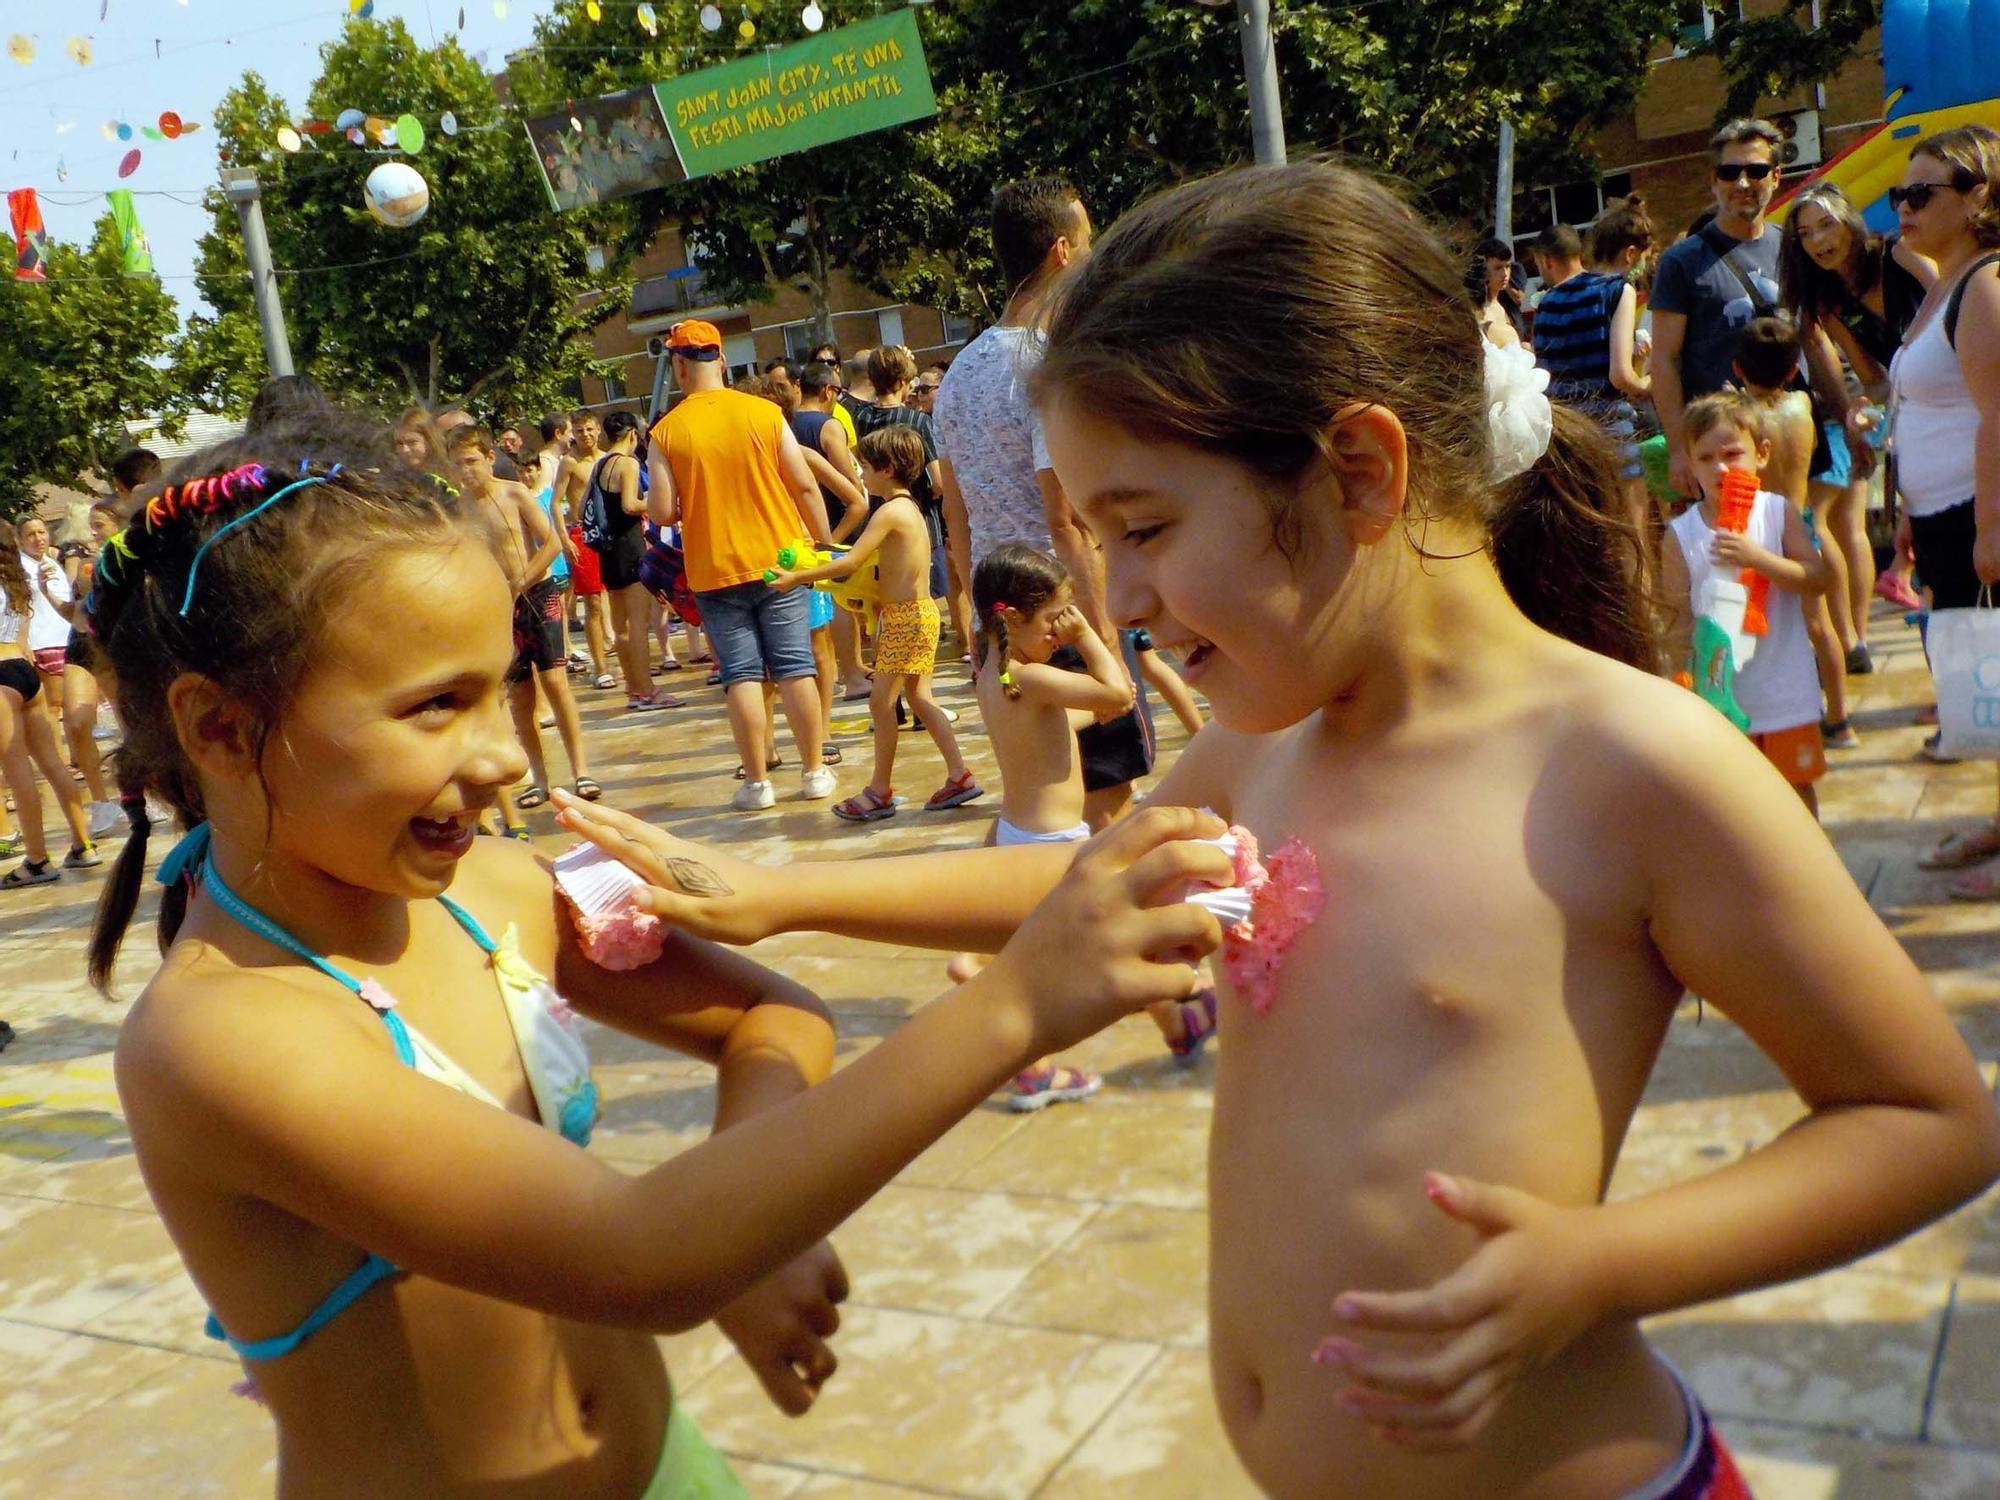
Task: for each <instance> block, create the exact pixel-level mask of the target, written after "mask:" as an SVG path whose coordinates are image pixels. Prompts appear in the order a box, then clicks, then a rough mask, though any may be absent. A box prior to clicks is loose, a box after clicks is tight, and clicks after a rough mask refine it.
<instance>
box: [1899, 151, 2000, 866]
mask: <svg viewBox="0 0 2000 1500" xmlns="http://www.w3.org/2000/svg"><path fill="white" fill-rule="evenodd" d="M1889 198H1890V201H1891V202H1892V203H1894V204H1895V206H1896V216H1897V221H1898V223H1900V225H1901V226H1902V231H1903V239H1904V241H1905V243H1907V244H1908V245H1909V247H1910V248H1911V249H1912V250H1914V251H1916V252H1917V253H1918V254H1920V255H1925V256H1928V257H1929V258H1930V259H1931V260H1932V261H1934V262H1936V264H1937V271H1938V274H1937V284H1936V285H1934V286H1933V287H1932V288H1931V289H1930V291H1929V293H1928V294H1927V295H1926V296H1925V297H1924V300H1923V305H1922V306H1920V307H1919V308H1918V309H1917V314H1916V317H1915V318H1914V319H1912V320H1911V323H1910V327H1909V331H1908V332H1907V333H1906V334H1905V335H1904V338H1903V347H1902V348H1901V349H1899V350H1898V351H1897V353H1896V358H1895V360H1894V362H1893V363H1892V364H1891V365H1890V367H1889V387H1890V411H1891V413H1892V416H1891V422H1890V441H1891V442H1892V443H1893V444H1894V445H1895V452H1896V484H1897V489H1898V491H1899V492H1900V493H1901V495H1902V498H1903V512H1902V518H1901V519H1900V520H1899V521H1898V523H1897V532H1898V535H1897V542H1898V544H1899V545H1900V544H1903V543H1905V542H1907V543H1908V544H1909V545H1910V546H1911V547H1912V548H1913V549H1914V551H1915V552H1916V557H1917V572H1918V573H1919V574H1920V575H1921V576H1922V578H1923V581H1924V584H1925V586H1926V587H1927V588H1929V589H1930V591H1931V608H1932V609H1968V608H1971V607H1972V606H1974V605H1976V604H1977V603H1978V602H1979V596H1980V592H1981V590H1982V588H1984V587H1985V586H1987V585H1990V584H1993V583H2000V134H1996V133H1995V132H1993V131H1991V130H1988V129H1986V128H1985V127H1984V126H1980V125H1962V126H1959V127H1958V128H1956V129H1953V130H1945V131H1940V132H1939V133H1938V134H1936V135H1934V136H1931V137H1930V138H1929V139H1927V140H1924V141H1922V142H1920V143H1919V144H1918V145H1917V147H1916V148H1915V149H1914V150H1913V151H1911V153H1910V165H1909V166H1908V168H1906V169H1905V171H1904V173H1903V181H1902V185H1901V186H1899V187H1893V188H1891V189H1889ZM1926 748H1927V749H1928V748H1930V747H1928V746H1927V747H1926ZM1995 854H2000V821H1996V822H1995V823H1994V824H1990V825H1988V826H1986V827H1982V828H1979V829H1976V830H1973V831H1971V832H1961V833H1954V834H1953V835H1951V836H1950V837H1949V838H1947V839H1945V840H1944V842H1943V843H1941V844H1939V845H1938V846H1937V847H1936V848H1935V849H1933V850H1932V851H1931V852H1930V853H1929V854H1927V855H1925V856H1924V858H1923V859H1922V860H1921V861H1920V863H1921V864H1922V865H1923V867H1924V868H1926V869H1932V870H1948V869H1957V868H1960V867H1962V866H1966V865H1974V864H1980V863H1982V862H1984V861H1986V860H1990V859H1991V858H1993V856H1994V855H1995ZM1951 894H1952V895H1953V896H1955V897H1957V898H1958V899H1960V900H1965V901H1983V900H1990V899H1992V898H1993V897H1995V896H2000V877H1996V875H1995V874H1994V873H1993V872H1992V871H1991V870H1973V871H1968V872H1967V873H1966V874H1965V875H1963V876H1961V877H1960V878H1959V879H1958V880H1957V881H1955V882H1953V884H1952V886H1951Z"/></svg>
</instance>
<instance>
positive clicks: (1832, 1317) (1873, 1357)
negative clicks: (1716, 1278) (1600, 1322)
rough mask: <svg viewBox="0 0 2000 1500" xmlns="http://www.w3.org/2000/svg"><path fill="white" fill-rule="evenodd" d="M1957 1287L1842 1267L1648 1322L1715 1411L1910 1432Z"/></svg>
mask: <svg viewBox="0 0 2000 1500" xmlns="http://www.w3.org/2000/svg"><path fill="white" fill-rule="evenodd" d="M1950 1293H1951V1283H1950V1282H1949V1281H1947V1280H1945V1279H1944V1278H1942V1277H1919V1276H1884V1275H1877V1274H1875V1273H1872V1272H1867V1271H1860V1270H1856V1269H1854V1268H1852V1267H1846V1268H1843V1269H1841V1270H1837V1271H1829V1272H1827V1273H1826V1274H1825V1275H1823V1276H1815V1277H1813V1278H1812V1279H1811V1280H1808V1281H1800V1282H1794V1283H1791V1284H1790V1285H1787V1286H1779V1287H1771V1288H1769V1289H1767V1290H1765V1291H1761V1292H1750V1293H1747V1294H1746V1295H1744V1296H1741V1297H1735V1298H1731V1299H1730V1300H1729V1301H1727V1302H1716V1303H1709V1304H1707V1305H1705V1306H1702V1307H1692V1308H1685V1309H1683V1310H1681V1311H1679V1312H1675V1313H1669V1314H1668V1315H1667V1316H1665V1317H1663V1318H1656V1319H1654V1320H1653V1321H1652V1322H1651V1323H1649V1324H1648V1325H1647V1330H1646V1331H1647V1335H1648V1336H1649V1337H1650V1338H1651V1339H1652V1341H1653V1343H1654V1344H1655V1345H1656V1346H1657V1347H1658V1349H1659V1350H1660V1352H1661V1353H1662V1354H1664V1355H1665V1356H1666V1357H1667V1358H1668V1359H1670V1360H1672V1361H1673V1362H1674V1363H1675V1364H1676V1365H1678V1366H1679V1367H1680V1368H1681V1370H1683V1371H1684V1372H1685V1373H1686V1374H1687V1376H1688V1378H1689V1379H1690V1380H1691V1381H1692V1382H1693V1383H1694V1385H1695V1388H1696V1389H1697V1390H1698V1391H1699V1392H1700V1393H1701V1397H1702V1400H1703V1401H1704V1402H1705V1403H1706V1404H1707V1405H1708V1407H1709V1409H1710V1410H1711V1411H1712V1412H1714V1413H1715V1414H1716V1415H1717V1416H1727V1417H1739V1418H1755V1419H1759V1420H1764V1421H1780V1422H1796V1423H1803V1424H1806V1425H1809V1426H1816V1427H1831V1428H1839V1429H1844V1430H1850V1431H1864V1432H1868V1433H1871V1434H1879V1435H1881V1436H1884V1437H1903V1438H1915V1437H1921V1436H1923V1415H1924V1389H1925V1384H1926V1382H1927V1380H1928V1378H1929V1375H1930V1369H1931V1363H1932V1361H1933V1359H1934V1358H1935V1356H1936V1352H1937V1348H1938V1340H1939V1336H1940V1333H1941V1330H1942V1327H1943V1321H1944V1311H1945V1303H1946V1301H1947V1299H1948V1298H1949V1296H1950Z"/></svg>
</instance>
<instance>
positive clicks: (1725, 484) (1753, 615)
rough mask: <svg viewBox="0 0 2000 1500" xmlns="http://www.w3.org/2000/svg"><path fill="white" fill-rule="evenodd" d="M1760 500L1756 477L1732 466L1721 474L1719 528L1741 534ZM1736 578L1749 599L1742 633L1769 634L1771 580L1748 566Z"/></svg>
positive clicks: (1718, 511)
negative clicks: (1747, 593)
mask: <svg viewBox="0 0 2000 1500" xmlns="http://www.w3.org/2000/svg"><path fill="white" fill-rule="evenodd" d="M1756 503H1757V476H1756V475H1755V474H1752V473H1750V472H1749V471H1747V470H1745V469H1731V470H1730V471H1729V472H1728V473H1726V474H1724V475H1723V476H1722V495H1721V498H1720V499H1719V500H1718V501H1717V502H1716V507H1715V508H1716V512H1717V514H1716V518H1715V524H1716V529H1717V530H1719V531H1733V532H1735V533H1737V534H1738V535H1739V536H1740V535H1742V534H1743V533H1744V532H1746V531H1748V530H1749V529H1750V512H1751V510H1752V508H1753V507H1754V506H1755V505H1756ZM1736 581H1737V582H1738V583H1740V584H1742V585H1743V587H1744V588H1745V589H1746V590H1747V591H1748V592H1749V595H1750V598H1749V601H1748V602H1747V603H1746V604H1745V605H1744V606H1743V633H1744V634H1745V635H1769V634H1770V633H1771V616H1770V609H1769V606H1770V603H1771V580H1770V579H1768V578H1766V577H1765V576H1764V575H1763V574H1762V573H1759V572H1758V571H1757V570H1756V569H1755V568H1745V569H1743V571H1742V572H1740V573H1738V574H1737V575H1736Z"/></svg>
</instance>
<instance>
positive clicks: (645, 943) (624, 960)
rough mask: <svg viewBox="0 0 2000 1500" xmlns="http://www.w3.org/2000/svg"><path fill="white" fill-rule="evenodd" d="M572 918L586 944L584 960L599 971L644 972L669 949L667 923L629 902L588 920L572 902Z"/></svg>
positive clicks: (583, 942)
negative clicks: (637, 970) (632, 970)
mask: <svg viewBox="0 0 2000 1500" xmlns="http://www.w3.org/2000/svg"><path fill="white" fill-rule="evenodd" d="M569 915H570V921H571V922H572V923H573V924H574V925H575V927H576V935H577V938H578V940H579V941H580V942H581V943H582V944H583V955H584V957H585V958H588V959H589V960H590V961H591V962H592V963H594V964H596V965H597V966H598V967H599V968H600V969H617V970H625V969H639V968H644V967H645V966H646V965H647V964H649V963H651V962H652V961H653V960H654V959H656V958H658V957H659V956H660V950H661V949H662V948H663V947H664V946H665V945H666V941H667V925H666V923H664V922H662V921H661V920H660V919H659V918H658V917H656V916H654V915H653V914H652V913H651V912H649V911H640V910H639V909H638V908H637V907H636V906H633V905H632V904H631V902H630V900H629V899H627V900H626V901H625V902H624V903H623V904H621V905H620V906H618V907H616V908H614V909H613V910H611V911H608V912H603V913H600V914H597V915H595V916H585V915H584V914H583V913H582V912H581V911H579V910H578V909H577V907H576V905H575V903H573V902H572V903H571V904H570V908H569Z"/></svg>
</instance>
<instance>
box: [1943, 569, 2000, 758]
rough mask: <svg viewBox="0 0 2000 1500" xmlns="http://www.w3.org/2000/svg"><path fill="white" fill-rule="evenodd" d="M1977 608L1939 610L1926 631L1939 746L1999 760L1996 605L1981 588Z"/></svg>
mask: <svg viewBox="0 0 2000 1500" xmlns="http://www.w3.org/2000/svg"><path fill="white" fill-rule="evenodd" d="M1979 603H1980V607H1979V608H1976V609H1941V610H1937V611H1935V612H1934V613H1933V614H1932V615H1931V623H1930V627H1929V629H1928V631H1927V632H1926V637H1925V638H1926V641H1927V643H1928V646H1929V649H1930V658H1931V675H1932V676H1934V677H1935V678H1936V679H1937V699H1938V730H1939V733H1940V734H1941V735H1942V741H1941V743H1940V745H1939V748H1940V749H1941V750H1943V752H1944V753H1945V754H1947V755H1951V756H1956V757H1958V758H1959V759H1961V760H2000V609H1994V608H1992V607H1990V605H1989V603H1988V599H1987V593H1986V591H1985V590H1984V589H1981V590H1980V594H1979Z"/></svg>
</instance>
